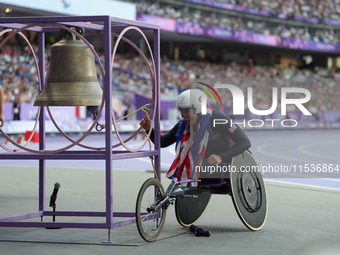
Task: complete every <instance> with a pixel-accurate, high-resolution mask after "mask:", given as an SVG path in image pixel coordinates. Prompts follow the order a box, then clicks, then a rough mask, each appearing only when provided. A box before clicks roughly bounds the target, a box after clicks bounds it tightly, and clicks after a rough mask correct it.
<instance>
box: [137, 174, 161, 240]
mask: <svg viewBox="0 0 340 255" xmlns="http://www.w3.org/2000/svg"><path fill="white" fill-rule="evenodd" d="M164 194H165V192H164V188H163V185H162V184H161V183H160V181H158V180H157V179H154V178H150V179H148V180H146V181H145V182H144V184H143V185H142V187H141V188H140V190H139V193H138V196H137V202H136V224H137V229H138V232H139V234H140V235H141V237H142V238H143V239H144V240H145V241H148V242H153V241H155V240H156V239H157V238H158V236H159V235H160V233H161V232H162V229H163V226H164V222H165V216H166V209H165V208H164V207H160V208H159V209H158V210H156V211H155V210H152V208H154V207H155V206H156V205H157V203H158V202H160V201H161V200H162V198H163V197H164Z"/></svg>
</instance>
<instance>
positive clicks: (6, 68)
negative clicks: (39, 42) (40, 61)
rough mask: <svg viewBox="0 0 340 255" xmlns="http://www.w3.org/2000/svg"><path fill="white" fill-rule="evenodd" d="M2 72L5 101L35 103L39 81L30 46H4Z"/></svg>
mask: <svg viewBox="0 0 340 255" xmlns="http://www.w3.org/2000/svg"><path fill="white" fill-rule="evenodd" d="M0 74H1V76H0V78H1V81H2V85H3V88H4V99H5V102H20V103H33V101H34V99H35V97H36V95H38V93H39V91H38V84H39V82H38V74H37V68H36V66H35V62H34V58H33V57H32V54H31V52H30V50H29V48H28V47H25V48H22V47H19V46H7V47H6V46H5V47H3V49H2V51H1V56H0Z"/></svg>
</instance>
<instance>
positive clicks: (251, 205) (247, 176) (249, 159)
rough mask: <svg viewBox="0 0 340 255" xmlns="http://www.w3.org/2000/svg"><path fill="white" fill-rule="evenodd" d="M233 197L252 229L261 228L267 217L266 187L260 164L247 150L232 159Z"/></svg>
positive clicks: (242, 217) (237, 208)
mask: <svg viewBox="0 0 340 255" xmlns="http://www.w3.org/2000/svg"><path fill="white" fill-rule="evenodd" d="M232 169H233V171H231V173H230V187H231V197H232V200H233V204H234V206H235V209H236V212H237V214H238V216H239V217H240V219H241V221H242V222H243V224H244V225H245V226H246V227H247V228H249V229H250V230H254V231H255V230H260V229H261V228H262V227H263V226H264V224H265V222H266V219H267V213H268V203H267V195H266V189H265V185H264V182H263V178H262V173H261V172H260V170H259V168H258V165H257V163H256V161H255V159H254V158H253V156H252V155H251V154H250V152H248V151H246V152H244V153H242V154H241V155H239V156H237V157H234V158H233V160H232Z"/></svg>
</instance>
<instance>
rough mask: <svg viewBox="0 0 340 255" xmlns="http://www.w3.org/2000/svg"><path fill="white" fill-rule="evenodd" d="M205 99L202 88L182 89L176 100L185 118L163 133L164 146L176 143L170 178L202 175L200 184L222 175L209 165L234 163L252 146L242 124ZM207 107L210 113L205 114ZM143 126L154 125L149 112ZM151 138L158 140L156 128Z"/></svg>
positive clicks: (144, 118) (168, 174) (142, 122)
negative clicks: (208, 171) (239, 124)
mask: <svg viewBox="0 0 340 255" xmlns="http://www.w3.org/2000/svg"><path fill="white" fill-rule="evenodd" d="M202 102H207V96H206V94H205V93H204V92H202V91H201V90H199V89H190V90H186V91H184V92H182V93H181V94H180V95H179V96H178V98H177V101H176V108H177V110H178V111H179V112H180V114H181V116H182V119H181V120H180V121H179V122H178V123H177V124H176V125H175V126H174V127H173V128H172V129H171V130H170V131H169V132H167V133H166V134H164V135H161V139H160V140H161V147H162V148H163V147H167V146H169V145H171V144H173V143H176V157H175V160H174V162H173V163H172V165H171V167H170V169H169V171H168V173H167V175H166V176H167V177H168V178H170V179H172V178H173V177H177V179H179V180H184V179H188V178H190V179H198V178H200V179H201V180H202V182H201V184H200V185H204V183H209V181H212V179H215V180H216V176H219V177H217V178H220V176H221V175H220V174H219V175H216V172H215V174H210V173H207V171H206V169H207V166H215V167H216V166H217V165H219V164H221V163H222V164H230V162H231V160H232V158H233V157H235V156H237V155H239V154H241V153H242V152H244V151H245V150H247V149H249V148H250V141H249V138H248V137H247V135H246V134H245V133H244V132H243V130H242V129H241V128H240V127H239V126H238V125H236V124H232V122H231V119H230V118H229V117H228V116H227V115H225V114H224V113H222V112H219V111H216V110H212V109H211V108H210V107H208V106H207V105H202ZM204 109H206V114H202V113H203V112H204V111H203V110H204ZM214 120H219V121H214ZM222 123H224V124H222ZM140 126H141V127H142V128H143V129H145V130H146V131H149V130H150V128H152V127H151V121H150V119H149V118H148V116H147V115H145V116H144V117H143V119H142V120H141V121H140ZM150 138H151V140H152V141H154V131H153V130H152V132H151V135H150ZM204 166H205V167H206V168H205V169H204ZM197 169H198V170H201V171H197ZM208 169H209V168H208ZM210 169H212V168H210ZM203 173H204V174H203ZM206 178H207V179H206ZM208 178H212V179H211V180H209V179H208Z"/></svg>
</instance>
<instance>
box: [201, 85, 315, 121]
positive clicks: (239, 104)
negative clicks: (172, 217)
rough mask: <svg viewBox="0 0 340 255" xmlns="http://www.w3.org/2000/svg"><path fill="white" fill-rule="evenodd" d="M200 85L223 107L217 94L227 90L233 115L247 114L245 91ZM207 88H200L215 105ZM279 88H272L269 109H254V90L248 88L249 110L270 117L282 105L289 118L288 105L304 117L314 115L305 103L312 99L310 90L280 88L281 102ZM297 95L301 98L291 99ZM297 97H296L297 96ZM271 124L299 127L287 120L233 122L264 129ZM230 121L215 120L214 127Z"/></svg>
mask: <svg viewBox="0 0 340 255" xmlns="http://www.w3.org/2000/svg"><path fill="white" fill-rule="evenodd" d="M198 83H199V84H201V85H203V86H205V87H206V88H209V89H210V90H211V91H213V93H214V94H215V96H216V97H217V98H218V100H219V102H220V105H221V106H223V104H222V100H221V97H220V95H219V94H218V93H217V91H216V89H227V90H228V91H229V92H230V93H231V95H232V98H233V100H232V101H233V112H232V113H233V115H244V114H245V96H244V93H243V91H242V90H241V89H240V88H239V87H237V86H235V85H232V84H215V85H214V86H210V85H208V84H206V83H203V82H198ZM206 88H200V87H199V89H201V90H202V91H204V92H205V93H206V94H208V95H209V96H210V97H211V98H212V100H213V101H214V103H215V105H217V104H216V100H215V97H214V96H213V94H212V93H211V92H210V91H209V90H207V89H206ZM278 92H279V88H277V87H273V88H272V104H271V106H270V108H269V109H264V110H263V109H262V110H260V109H256V108H255V107H254V102H253V93H254V92H253V88H252V87H248V88H247V106H248V110H249V111H250V112H251V113H252V114H254V115H258V116H268V115H270V114H272V113H274V112H275V111H276V110H277V108H278V105H279V103H280V106H281V115H282V116H287V105H295V107H296V108H297V109H299V110H300V111H301V112H302V113H303V114H304V115H306V116H308V115H312V114H311V113H310V112H309V111H308V110H307V108H306V107H305V106H304V104H305V103H307V102H308V101H309V100H310V99H311V93H310V91H309V90H308V89H305V88H299V87H282V88H280V95H281V97H280V100H279V99H278V94H279V93H278ZM292 94H294V95H296V94H301V95H302V97H301V98H291V97H290V95H292ZM295 97H296V96H295ZM203 101H206V98H205V99H203ZM206 104H207V102H202V109H201V112H202V114H203V115H204V114H206V113H207V112H206V107H205V105H206ZM265 122H266V123H270V124H271V126H272V127H274V123H280V124H281V125H282V126H283V127H296V126H297V124H298V123H297V121H296V120H294V119H288V118H285V119H283V120H280V119H264V120H263V119H250V120H248V121H246V120H245V119H244V120H243V121H241V122H237V123H236V122H233V123H231V125H232V124H238V125H243V126H247V125H248V126H249V127H263V126H264V123H265ZM227 123H228V120H226V119H214V120H213V126H214V127H215V126H216V125H221V124H227Z"/></svg>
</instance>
